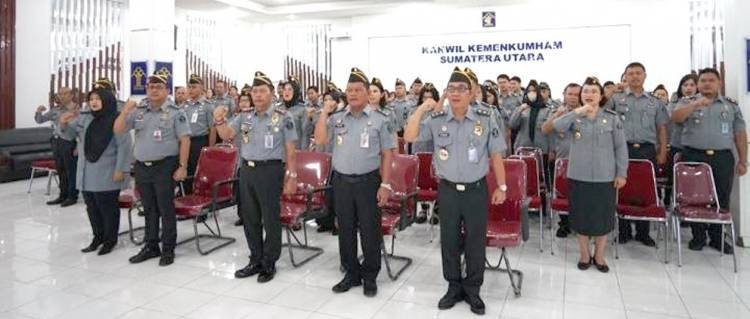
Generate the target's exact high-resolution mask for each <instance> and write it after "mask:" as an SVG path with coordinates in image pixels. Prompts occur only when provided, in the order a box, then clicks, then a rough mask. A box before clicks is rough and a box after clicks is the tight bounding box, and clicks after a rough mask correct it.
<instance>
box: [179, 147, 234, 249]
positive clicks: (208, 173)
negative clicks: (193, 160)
mask: <svg viewBox="0 0 750 319" xmlns="http://www.w3.org/2000/svg"><path fill="white" fill-rule="evenodd" d="M238 156H239V154H238V150H237V149H236V148H235V147H234V146H233V145H231V144H218V145H215V146H211V147H204V148H203V149H201V153H200V156H199V157H198V165H197V167H196V169H195V176H190V177H188V178H187V181H190V180H192V182H193V193H192V194H188V195H184V196H180V197H176V198H175V199H174V206H175V213H176V214H177V216H178V218H181V220H192V221H193V232H194V235H193V237H190V238H187V239H184V240H182V241H180V242H178V243H177V245H182V244H184V243H187V242H190V241H195V248H196V250H198V252H199V253H200V254H201V255H207V254H209V253H211V252H213V251H215V250H217V249H219V248H222V247H224V246H227V245H229V244H231V243H233V242H234V241H235V239H234V238H232V237H224V236H222V235H221V227H220V226H219V219H218V213H219V211H220V210H221V209H224V208H228V207H232V206H234V205H236V202H237V201H236V199H235V198H234V191H233V189H234V187H235V184H236V182H237V179H236V178H235V176H236V172H237V163H238V160H237V158H238ZM210 216H213V220H214V224H215V226H214V227H215V228H213V227H211V226H209V224H208V223H207V217H210ZM198 223H200V224H202V225H203V226H204V227H205V228H206V229H208V231H209V233H208V234H199V233H198ZM204 238H205V239H211V240H215V241H217V242H218V244H216V245H215V246H213V247H211V248H209V249H208V250H204V249H203V247H202V246H201V239H204Z"/></svg>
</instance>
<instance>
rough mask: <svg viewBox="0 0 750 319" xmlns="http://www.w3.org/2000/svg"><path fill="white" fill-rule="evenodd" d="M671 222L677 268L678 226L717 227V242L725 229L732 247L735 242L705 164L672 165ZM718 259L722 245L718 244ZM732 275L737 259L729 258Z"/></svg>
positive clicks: (729, 220)
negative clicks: (706, 225) (704, 225)
mask: <svg viewBox="0 0 750 319" xmlns="http://www.w3.org/2000/svg"><path fill="white" fill-rule="evenodd" d="M672 192H673V193H672V207H673V209H674V218H675V219H676V220H675V221H674V222H673V225H674V227H675V232H676V233H677V265H678V266H682V246H681V245H680V244H681V240H682V236H681V235H680V222H691V223H706V224H719V225H721V240H722V241H723V240H724V237H725V235H726V227H727V226H728V227H729V229H730V233H731V235H732V245H734V244H735V243H736V242H737V237H736V234H735V231H734V220H733V219H732V214H731V213H730V212H729V210H727V209H724V208H722V207H719V201H718V198H719V197H718V195H716V185H715V184H714V178H713V171H712V170H711V166H709V165H708V164H706V163H698V162H682V163H677V164H675V165H674V185H673V186H672ZM721 247H722V251H721V254H722V256H723V255H724V243H722V244H721ZM732 258H733V261H734V272H737V256H736V253H735V254H734V255H732Z"/></svg>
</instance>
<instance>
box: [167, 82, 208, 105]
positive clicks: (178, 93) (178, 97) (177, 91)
mask: <svg viewBox="0 0 750 319" xmlns="http://www.w3.org/2000/svg"><path fill="white" fill-rule="evenodd" d="M201 93H203V92H201ZM187 100H188V89H187V88H186V87H184V86H175V87H174V104H177V106H178V107H183V106H184V105H182V104H184V103H185V102H187Z"/></svg>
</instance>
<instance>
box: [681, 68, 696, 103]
mask: <svg viewBox="0 0 750 319" xmlns="http://www.w3.org/2000/svg"><path fill="white" fill-rule="evenodd" d="M690 80H693V83H695V84H696V85H698V76H697V75H695V74H693V73H690V74H685V76H683V77H682V79H680V84H679V85H678V86H677V91H676V93H677V98H678V99H681V98H683V97H685V93H682V86H683V85H684V84H685V82H687V81H690Z"/></svg>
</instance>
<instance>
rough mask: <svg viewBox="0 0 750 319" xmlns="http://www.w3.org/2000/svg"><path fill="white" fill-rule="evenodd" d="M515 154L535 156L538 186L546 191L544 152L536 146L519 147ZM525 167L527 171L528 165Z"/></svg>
mask: <svg viewBox="0 0 750 319" xmlns="http://www.w3.org/2000/svg"><path fill="white" fill-rule="evenodd" d="M516 155H522V156H533V157H534V158H536V166H537V171H538V172H539V173H538V175H539V183H540V184H539V186H540V187H541V189H542V192H544V191H546V189H547V183H546V181H547V173H546V172H547V170H546V169H545V168H544V163H545V162H546V161H545V159H546V158H545V156H544V153H542V150H541V149H539V148H538V147H519V148H517V149H516ZM526 169H527V171H528V167H527V168H526Z"/></svg>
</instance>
